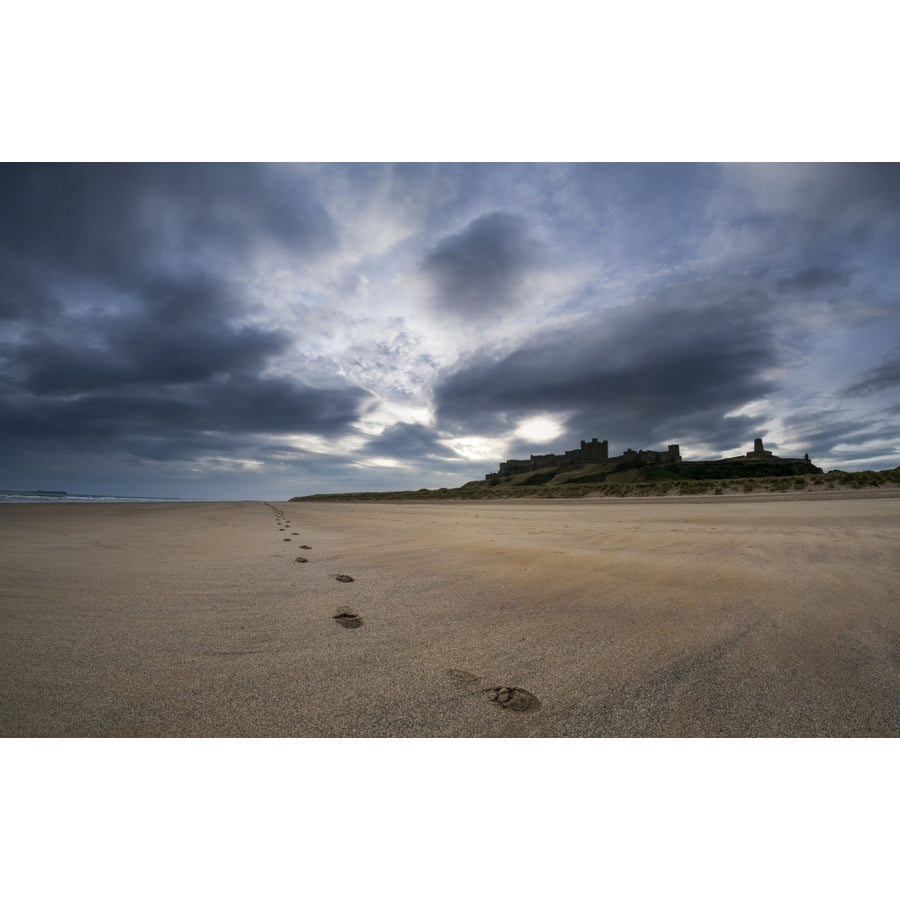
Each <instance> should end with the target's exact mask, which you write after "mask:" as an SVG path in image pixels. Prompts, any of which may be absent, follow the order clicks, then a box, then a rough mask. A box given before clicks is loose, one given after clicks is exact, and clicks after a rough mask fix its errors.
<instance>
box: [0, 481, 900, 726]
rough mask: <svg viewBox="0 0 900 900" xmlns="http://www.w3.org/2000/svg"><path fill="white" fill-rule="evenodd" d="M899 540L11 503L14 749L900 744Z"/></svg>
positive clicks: (686, 525) (660, 517)
mask: <svg viewBox="0 0 900 900" xmlns="http://www.w3.org/2000/svg"><path fill="white" fill-rule="evenodd" d="M898 547H900V501H898V500H897V499H894V498H889V497H888V498H885V497H882V498H864V497H858V496H850V497H848V498H843V497H841V498H828V499H819V500H817V501H816V502H809V501H808V500H804V499H797V500H793V499H789V498H783V497H779V498H777V499H774V500H773V501H772V502H760V501H759V499H758V498H754V500H753V501H751V502H745V501H743V500H741V499H731V498H726V499H723V498H717V499H715V500H713V499H708V500H706V501H702V502H697V501H692V502H686V501H675V500H673V501H666V502H656V503H654V502H639V501H638V502H636V501H610V500H602V501H591V500H581V501H569V502H565V501H535V502H508V503H447V504H439V503H427V504H426V503H422V504H414V503H396V504H361V503H348V504H326V503H302V504H300V503H279V502H272V503H269V504H266V503H262V502H258V503H257V502H241V503H237V502H235V503H226V502H222V503H218V502H217V503H159V504H155V503H153V504H148V503H145V504H69V505H66V504H46V505H24V504H23V505H18V504H5V505H0V571H2V572H3V578H2V579H0V616H2V622H3V628H2V629H0V683H2V696H0V734H2V735H3V736H13V735H23V736H44V735H48V736H49V735H59V736H64V735H65V736H82V735H83V736H88V735H90V736H105V735H109V736H116V735H121V736H125V735H128V736H176V735H177V736H297V737H315V736H444V737H449V736H546V737H556V736H566V735H569V736H720V735H721V736H747V737H749V736H851V735H852V736H868V735H871V736H897V735H900V552H898V549H897V548H898ZM298 551H299V555H298Z"/></svg>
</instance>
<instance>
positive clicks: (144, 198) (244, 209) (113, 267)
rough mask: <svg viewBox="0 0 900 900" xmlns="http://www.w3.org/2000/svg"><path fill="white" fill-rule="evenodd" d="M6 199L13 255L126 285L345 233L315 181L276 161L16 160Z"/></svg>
mask: <svg viewBox="0 0 900 900" xmlns="http://www.w3.org/2000/svg"><path fill="white" fill-rule="evenodd" d="M0 208H2V209H3V215H2V216H0V247H2V248H3V252H4V254H5V255H6V257H7V262H9V260H10V259H13V260H17V261H18V262H19V264H20V265H21V266H22V268H23V269H29V268H33V267H34V266H35V265H40V266H41V267H42V268H43V270H44V274H45V275H48V274H49V272H48V271H47V268H48V267H49V270H50V271H55V272H59V273H61V274H64V275H65V276H67V277H72V276H73V275H82V276H92V277H96V278H98V279H100V280H102V281H103V282H104V283H115V284H117V285H122V284H124V285H126V286H127V285H129V284H131V283H132V282H133V280H134V279H135V278H137V279H139V280H140V279H143V278H145V277H147V276H148V275H149V276H152V277H155V276H157V275H158V274H159V272H160V270H163V271H165V270H173V269H174V270H178V271H184V270H185V268H188V269H192V268H194V267H196V266H197V265H198V264H202V263H208V262H211V261H212V260H213V259H214V258H218V261H220V262H226V261H229V260H230V261H231V262H235V261H237V260H239V259H240V258H241V257H242V256H244V255H245V254H246V253H247V252H248V251H249V250H250V249H251V248H253V247H254V246H257V245H259V244H261V243H263V242H267V241H271V242H275V243H276V244H279V245H281V246H282V247H284V248H285V249H287V250H289V251H291V252H293V253H297V254H300V255H304V254H306V255H309V254H315V253H318V252H321V251H322V250H324V249H327V248H329V247H331V246H334V245H335V243H336V236H335V228H334V225H333V223H332V221H331V219H330V217H329V215H328V213H327V211H326V210H325V208H324V206H323V205H322V203H321V201H320V200H319V199H318V197H317V194H316V189H315V185H314V183H313V182H311V181H310V180H309V179H307V178H306V177H305V176H304V175H302V173H298V172H296V171H291V170H289V169H284V168H280V167H271V166H255V165H192V164H147V165H138V164H121V165H109V164H103V165H63V164H48V165H10V164H7V165H2V166H0Z"/></svg>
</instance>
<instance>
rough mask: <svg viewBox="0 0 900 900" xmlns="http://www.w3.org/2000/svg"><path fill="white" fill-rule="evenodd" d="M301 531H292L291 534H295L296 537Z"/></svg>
mask: <svg viewBox="0 0 900 900" xmlns="http://www.w3.org/2000/svg"><path fill="white" fill-rule="evenodd" d="M299 533H300V532H299V531H292V532H291V534H292V535H294V537H296V536H297V535H298V534H299Z"/></svg>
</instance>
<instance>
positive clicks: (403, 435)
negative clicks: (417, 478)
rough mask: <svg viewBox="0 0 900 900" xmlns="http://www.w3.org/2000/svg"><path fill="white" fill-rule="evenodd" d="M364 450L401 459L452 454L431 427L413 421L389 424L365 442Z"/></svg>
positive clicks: (445, 456)
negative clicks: (380, 432) (376, 435)
mask: <svg viewBox="0 0 900 900" xmlns="http://www.w3.org/2000/svg"><path fill="white" fill-rule="evenodd" d="M366 452H367V453H371V454H373V455H378V456H389V457H397V458H401V459H427V458H442V459H446V458H447V457H450V456H452V453H451V452H450V450H448V448H447V447H446V445H444V444H442V443H441V442H440V440H439V439H438V436H437V433H436V432H435V431H434V429H433V428H429V427H428V426H426V425H420V424H417V423H414V422H398V423H397V424H396V425H391V426H389V427H388V428H385V430H384V431H383V432H382V434H380V435H378V437H374V438H372V440H370V441H369V442H368V444H366Z"/></svg>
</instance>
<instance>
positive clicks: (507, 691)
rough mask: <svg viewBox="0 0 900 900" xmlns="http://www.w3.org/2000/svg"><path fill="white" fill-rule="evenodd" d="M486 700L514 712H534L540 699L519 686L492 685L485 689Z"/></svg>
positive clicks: (538, 705) (539, 703) (539, 706)
mask: <svg viewBox="0 0 900 900" xmlns="http://www.w3.org/2000/svg"><path fill="white" fill-rule="evenodd" d="M485 694H487V698H488V700H490V701H491V703H496V704H497V705H498V706H501V707H503V709H511V710H513V711H514V712H536V711H537V710H539V709H540V708H541V701H540V700H538V698H537V697H535V696H534V694H532V693H531V692H530V691H526V690H525V689H524V688H519V687H493V688H488V689H487V690H486V691H485Z"/></svg>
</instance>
